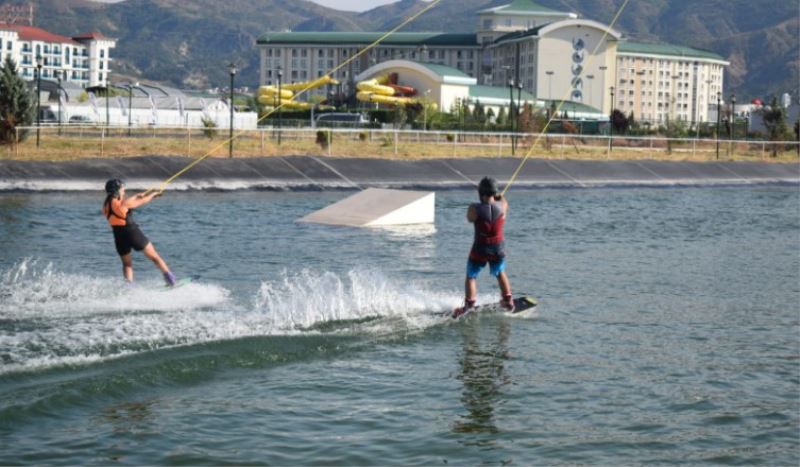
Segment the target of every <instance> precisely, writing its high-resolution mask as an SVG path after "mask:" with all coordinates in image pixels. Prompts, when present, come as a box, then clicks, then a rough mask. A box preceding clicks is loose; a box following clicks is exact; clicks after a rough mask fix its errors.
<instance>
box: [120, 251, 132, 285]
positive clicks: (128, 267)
mask: <svg viewBox="0 0 800 467" xmlns="http://www.w3.org/2000/svg"><path fill="white" fill-rule="evenodd" d="M119 259H121V260H122V277H124V278H125V280H126V281H128V282H133V256H132V255H131V254H130V253H128V254H127V255H122V256H120V257H119Z"/></svg>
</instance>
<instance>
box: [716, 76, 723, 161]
mask: <svg viewBox="0 0 800 467" xmlns="http://www.w3.org/2000/svg"><path fill="white" fill-rule="evenodd" d="M721 99H722V93H721V92H717V160H719V122H720V119H721V118H722V115H721V114H722V112H720V100H721Z"/></svg>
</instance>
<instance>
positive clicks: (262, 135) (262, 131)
mask: <svg viewBox="0 0 800 467" xmlns="http://www.w3.org/2000/svg"><path fill="white" fill-rule="evenodd" d="M259 133H261V149H260V150H261V155H262V156H263V155H264V130H260V131H259Z"/></svg>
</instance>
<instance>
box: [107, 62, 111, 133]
mask: <svg viewBox="0 0 800 467" xmlns="http://www.w3.org/2000/svg"><path fill="white" fill-rule="evenodd" d="M110 84H111V81H110V80H109V79H108V73H106V128H108V127H109V126H110V125H111V120H110V119H109V115H108V100H109V99H111V87H110Z"/></svg>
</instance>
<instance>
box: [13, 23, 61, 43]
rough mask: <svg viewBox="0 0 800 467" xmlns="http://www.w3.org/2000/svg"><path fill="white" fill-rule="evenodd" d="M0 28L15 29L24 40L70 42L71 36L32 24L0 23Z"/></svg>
mask: <svg viewBox="0 0 800 467" xmlns="http://www.w3.org/2000/svg"><path fill="white" fill-rule="evenodd" d="M0 29H3V30H6V31H16V32H17V34H19V38H20V39H22V40H24V41H41V42H55V43H59V44H72V43H74V42H75V41H73V40H72V39H71V38H69V37H66V36H60V35H58V34H53V33H52V32H48V31H45V30H44V29H39V28H37V27H33V26H23V25H19V24H3V23H0Z"/></svg>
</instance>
